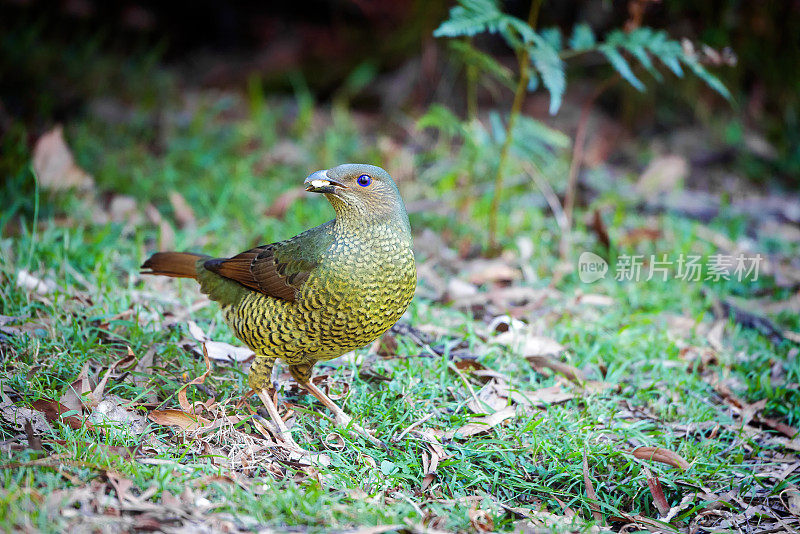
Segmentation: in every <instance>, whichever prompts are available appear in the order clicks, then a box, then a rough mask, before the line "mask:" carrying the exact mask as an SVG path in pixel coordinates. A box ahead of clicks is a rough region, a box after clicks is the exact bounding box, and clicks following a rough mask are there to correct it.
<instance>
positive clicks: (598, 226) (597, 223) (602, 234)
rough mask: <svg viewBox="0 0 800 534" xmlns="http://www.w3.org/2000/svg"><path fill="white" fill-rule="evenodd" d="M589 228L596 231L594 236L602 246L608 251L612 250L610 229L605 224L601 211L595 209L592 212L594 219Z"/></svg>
mask: <svg viewBox="0 0 800 534" xmlns="http://www.w3.org/2000/svg"><path fill="white" fill-rule="evenodd" d="M588 226H589V228H591V229H592V230H593V231H594V235H596V236H597V240H598V241H599V242H600V244H601V245H603V247H604V248H605V249H606V250H611V238H610V237H609V236H608V229H607V228H606V224H605V222H603V214H602V213H600V210H599V209H597V208H595V209H594V211H593V212H592V219H591V222H590V223H589V225H588Z"/></svg>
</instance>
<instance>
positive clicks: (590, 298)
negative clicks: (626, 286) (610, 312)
mask: <svg viewBox="0 0 800 534" xmlns="http://www.w3.org/2000/svg"><path fill="white" fill-rule="evenodd" d="M575 304H584V305H587V306H600V307H603V308H604V307H607V306H613V305H614V299H613V298H611V297H609V296H608V295H598V294H596V293H587V294H585V295H584V294H579V295H577V296H576V297H575Z"/></svg>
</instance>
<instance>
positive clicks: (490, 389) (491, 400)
mask: <svg viewBox="0 0 800 534" xmlns="http://www.w3.org/2000/svg"><path fill="white" fill-rule="evenodd" d="M507 405H508V384H507V383H506V382H501V381H498V380H495V379H492V380H490V381H489V382H487V383H486V385H484V386H483V387H482V388H481V389H480V390H478V392H477V393H476V394H475V398H473V399H471V400H470V401H469V402H468V403H467V408H469V409H470V410H472V413H476V414H485V413H494V412H496V411H498V410H500V409H502V408H505V407H506V406H507Z"/></svg>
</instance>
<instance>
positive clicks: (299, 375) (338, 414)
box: [289, 364, 384, 446]
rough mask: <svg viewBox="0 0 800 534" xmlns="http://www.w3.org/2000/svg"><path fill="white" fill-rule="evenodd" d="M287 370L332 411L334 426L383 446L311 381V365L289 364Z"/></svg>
mask: <svg viewBox="0 0 800 534" xmlns="http://www.w3.org/2000/svg"><path fill="white" fill-rule="evenodd" d="M289 371H290V372H291V373H292V376H293V377H294V379H295V380H297V383H298V384H300V386H302V387H304V388H305V389H307V390H308V392H309V393H311V394H312V395H314V396H315V397H316V398H317V399H318V400H319V401H320V402H321V403H322V404H324V405H325V406H326V407H327V408H328V409H329V410H330V411H331V412H333V417H334V422H335V423H336V426H342V427H349V428H352V429H353V430H355V431H356V432H357V433H358V434H360V435H361V436H363V437H364V438H366V439H367V440H369V441H370V442H371V443H372V444H373V445H378V446H383V445H384V444H383V443H382V442H381V441H380V440H379V439H377V438H376V437H375V436H373V435H372V433H370V432H369V431H368V430H366V429H364V428H362V427H361V426H359V425H358V424H356V423H354V422H353V418H352V417H350V416H349V415H347V414H346V413H344V410H342V409H341V408H339V406H337V405H336V403H335V402H333V401H332V400H331V399H330V398H329V397H328V396H327V395H325V393H323V391H322V390H321V389H319V388H318V387H317V386H315V385H314V383H313V382H311V365H308V364H302V365H290V366H289Z"/></svg>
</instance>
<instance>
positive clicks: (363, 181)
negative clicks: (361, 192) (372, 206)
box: [358, 174, 372, 187]
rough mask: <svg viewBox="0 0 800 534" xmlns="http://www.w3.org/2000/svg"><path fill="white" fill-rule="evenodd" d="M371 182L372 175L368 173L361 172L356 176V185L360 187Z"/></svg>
mask: <svg viewBox="0 0 800 534" xmlns="http://www.w3.org/2000/svg"><path fill="white" fill-rule="evenodd" d="M371 183H372V177H371V176H370V175H369V174H362V175H361V176H359V177H358V185H360V186H361V187H367V186H368V185H369V184H371Z"/></svg>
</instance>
